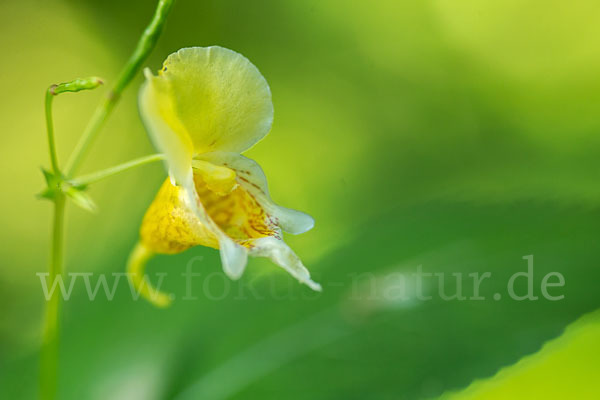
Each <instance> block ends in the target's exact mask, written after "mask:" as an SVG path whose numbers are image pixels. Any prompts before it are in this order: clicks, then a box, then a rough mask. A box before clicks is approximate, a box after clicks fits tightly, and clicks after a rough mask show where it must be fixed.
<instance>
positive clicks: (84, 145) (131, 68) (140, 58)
mask: <svg viewBox="0 0 600 400" xmlns="http://www.w3.org/2000/svg"><path fill="white" fill-rule="evenodd" d="M173 1H174V0H159V2H158V6H157V7H156V11H155V13H154V17H153V18H152V21H150V24H149V25H148V26H147V27H146V29H145V30H144V33H143V34H142V36H141V37H140V40H139V41H138V44H137V47H136V48H135V50H134V52H133V54H132V55H131V57H130V58H129V60H128V61H127V64H125V67H124V68H123V70H122V71H121V73H120V74H119V77H118V78H117V82H116V83H115V85H114V87H113V88H112V90H110V91H109V93H108V96H107V97H106V98H105V99H104V101H103V102H102V103H100V104H99V105H98V107H97V108H96V111H95V112H94V115H93V116H92V119H91V120H90V122H89V123H88V125H87V126H86V128H85V131H84V132H83V135H82V136H81V139H80V140H79V142H78V143H77V145H76V146H75V150H74V151H73V153H72V154H71V157H70V159H69V162H68V163H67V176H72V175H73V174H74V173H75V172H76V171H77V169H78V168H79V167H80V166H81V163H82V162H83V159H84V158H85V156H86V155H87V153H88V152H89V149H90V146H91V145H92V143H93V141H94V139H95V138H96V136H97V135H98V132H99V131H100V129H101V128H102V126H103V125H104V123H105V122H106V119H107V117H108V116H109V115H110V113H111V111H112V110H113V108H114V106H115V104H116V103H117V102H118V101H119V98H120V97H121V93H122V92H123V89H125V87H126V86H127V85H128V84H129V83H130V82H131V80H132V79H133V77H134V76H135V74H136V73H137V72H138V71H139V69H140V67H141V66H142V63H143V62H144V61H145V60H146V58H147V57H148V55H149V54H150V51H151V50H152V49H153V48H154V46H155V45H156V42H157V41H158V37H159V36H160V33H161V31H162V27H163V25H164V24H165V21H166V19H167V15H168V14H169V11H170V10H171V7H172V6H173Z"/></svg>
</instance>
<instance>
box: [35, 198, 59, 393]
mask: <svg viewBox="0 0 600 400" xmlns="http://www.w3.org/2000/svg"><path fill="white" fill-rule="evenodd" d="M64 215H65V197H64V195H62V194H60V195H57V196H56V198H55V199H54V223H53V227H52V253H51V257H50V266H49V272H50V274H49V279H50V287H54V282H55V281H56V279H62V273H63V233H64V232H63V230H64ZM57 286H58V285H57ZM60 295H61V292H60V290H56V287H55V290H53V291H52V294H51V297H50V300H48V301H47V303H46V315H45V322H44V331H43V337H42V351H41V371H40V398H41V399H43V400H54V399H55V398H56V387H57V378H58V373H57V371H58V347H59V331H60V329H59V328H60V327H59V324H60V318H59V317H60V308H61V298H60Z"/></svg>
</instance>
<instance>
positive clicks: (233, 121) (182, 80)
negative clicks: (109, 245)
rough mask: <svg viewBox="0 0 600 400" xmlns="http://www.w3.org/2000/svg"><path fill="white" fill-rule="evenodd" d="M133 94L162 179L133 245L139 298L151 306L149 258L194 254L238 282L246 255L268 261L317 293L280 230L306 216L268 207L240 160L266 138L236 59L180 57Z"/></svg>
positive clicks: (195, 52)
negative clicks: (206, 255)
mask: <svg viewBox="0 0 600 400" xmlns="http://www.w3.org/2000/svg"><path fill="white" fill-rule="evenodd" d="M145 74H146V82H145V83H144V85H143V86H142V88H141V90H140V95H139V104H140V113H141V116H142V120H143V122H144V125H145V126H146V129H147V130H148V133H149V135H150V137H151V139H152V141H153V143H154V145H155V146H156V147H157V148H158V149H159V151H161V152H163V153H164V154H165V157H166V162H167V167H168V170H169V175H170V178H169V179H167V180H166V181H165V182H164V183H163V185H162V187H161V188H160V190H159V192H158V194H157V196H156V198H155V199H154V202H153V203H152V204H151V205H150V207H149V208H148V211H147V212H146V215H145V216H144V219H143V222H142V227H141V229H140V242H139V243H138V245H137V246H136V248H135V249H134V251H133V252H132V255H131V256H130V260H129V272H130V276H131V277H132V280H133V282H134V284H135V285H136V287H137V288H138V290H140V292H141V293H142V295H144V296H145V297H147V298H149V300H151V301H152V302H153V303H155V304H157V305H163V306H164V305H167V304H168V303H169V298H168V297H167V296H165V295H164V294H162V293H155V294H154V295H152V292H151V290H150V286H149V283H148V282H147V281H146V280H145V278H144V277H143V271H144V267H145V264H146V262H147V260H148V259H149V258H150V257H151V256H152V255H153V254H154V253H158V254H174V253H179V252H181V251H184V250H186V249H188V248H190V247H192V246H197V245H202V246H208V247H213V248H216V249H219V250H220V254H221V262H222V264H223V269H224V271H225V273H226V274H227V275H228V276H229V277H230V278H232V279H237V278H239V277H240V276H241V275H242V273H243V271H244V268H245V266H246V262H247V258H248V254H250V255H252V256H259V257H268V258H270V259H271V260H272V261H273V262H274V263H276V264H277V265H279V266H281V267H283V268H284V269H286V270H287V271H288V272H289V273H290V274H291V275H293V276H294V277H295V278H296V279H298V280H299V281H300V282H302V283H305V284H307V285H308V286H309V287H311V288H312V289H314V290H320V289H321V287H320V285H318V284H317V283H315V282H313V281H312V280H311V279H310V274H309V272H308V270H307V269H306V268H305V267H304V265H303V264H302V262H301V261H300V259H299V258H298V257H297V256H296V254H295V253H294V252H293V251H292V250H291V249H290V248H289V247H288V246H287V245H286V244H285V242H284V241H283V240H282V231H286V232H289V233H292V234H299V233H303V232H306V231H308V230H309V229H311V228H312V227H313V225H314V220H313V219H312V217H310V216H309V215H307V214H304V213H301V212H299V211H295V210H291V209H288V208H284V207H281V206H278V205H277V204H275V203H274V202H273V201H272V200H271V198H270V196H269V192H268V189H267V181H266V178H265V175H264V173H263V171H262V169H261V168H260V166H259V165H258V164H257V163H256V162H255V161H253V160H250V159H248V158H246V157H244V156H242V155H241V154H240V153H241V152H243V151H245V150H247V149H249V148H250V147H251V146H252V145H254V144H255V143H256V142H258V141H259V140H260V139H262V138H263V137H264V136H265V135H266V134H267V133H268V132H269V130H270V129H271V123H272V121H273V104H272V102H271V91H270V89H269V86H268V84H267V82H266V80H265V79H264V77H263V76H262V75H261V74H260V72H259V71H258V69H257V68H256V67H255V66H254V65H253V64H252V63H250V61H248V60H247V59H246V58H245V57H244V56H242V55H241V54H238V53H236V52H234V51H232V50H228V49H225V48H222V47H217V46H213V47H192V48H184V49H181V50H179V51H178V52H176V53H173V54H171V55H170V56H169V57H168V58H167V59H166V61H165V62H164V64H163V68H162V70H161V71H159V74H158V76H154V75H152V73H151V72H150V71H149V70H146V71H145Z"/></svg>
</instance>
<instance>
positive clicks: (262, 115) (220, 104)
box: [158, 46, 273, 154]
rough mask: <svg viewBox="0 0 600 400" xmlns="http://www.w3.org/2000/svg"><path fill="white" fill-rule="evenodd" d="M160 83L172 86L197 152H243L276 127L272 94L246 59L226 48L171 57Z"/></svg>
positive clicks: (181, 52)
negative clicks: (272, 125) (272, 126)
mask: <svg viewBox="0 0 600 400" xmlns="http://www.w3.org/2000/svg"><path fill="white" fill-rule="evenodd" d="M158 79H160V80H163V81H166V82H168V86H169V87H170V95H171V98H172V101H173V104H174V108H175V111H176V114H177V117H178V119H179V121H180V123H181V124H182V125H183V127H185V129H186V131H187V133H188V135H189V136H190V138H191V140H192V142H193V144H194V151H195V153H196V154H198V153H205V152H210V151H215V150H221V151H232V152H239V153H240V152H242V151H244V150H247V149H249V148H250V147H251V146H252V145H254V144H255V143H256V142H258V141H259V140H260V139H262V138H263V137H264V136H265V135H266V134H267V133H268V132H269V130H270V129H271V124H272V122H273V103H272V101H271V90H270V89H269V85H268V84H267V81H266V80H265V78H263V76H262V75H261V73H260V72H259V71H258V69H257V68H256V67H255V66H254V65H253V64H252V63H251V62H250V61H248V59H247V58H245V57H244V56H242V55H241V54H239V53H236V52H235V51H232V50H229V49H225V48H223V47H218V46H212V47H188V48H184V49H181V50H179V51H178V52H176V53H173V54H171V55H170V56H169V57H168V58H167V59H166V61H165V62H164V65H163V69H162V71H161V73H160V75H159V77H158Z"/></svg>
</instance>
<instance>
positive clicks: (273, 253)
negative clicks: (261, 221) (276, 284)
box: [250, 236, 321, 292]
mask: <svg viewBox="0 0 600 400" xmlns="http://www.w3.org/2000/svg"><path fill="white" fill-rule="evenodd" d="M252 244H253V246H252V247H251V248H250V255H253V256H258V257H268V258H270V259H271V260H272V261H273V262H274V263H275V264H277V265H279V266H280V267H282V268H283V269H285V270H286V271H287V272H289V273H290V274H291V275H292V276H293V277H294V278H296V279H298V281H300V282H301V283H304V284H305V285H307V286H308V287H310V288H311V289H313V290H316V291H318V292H320V291H321V285H319V284H318V283H316V282H314V281H313V280H312V279H310V272H308V270H307V269H306V267H305V266H304V264H302V261H300V258H298V256H297V255H296V253H294V252H293V251H292V249H290V247H289V246H288V245H287V244H285V242H284V241H283V240H279V239H277V238H274V237H272V236H269V237H263V238H260V239H254V240H253V241H252Z"/></svg>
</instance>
